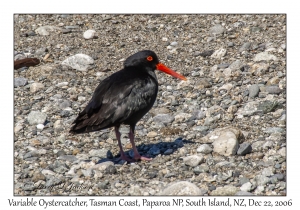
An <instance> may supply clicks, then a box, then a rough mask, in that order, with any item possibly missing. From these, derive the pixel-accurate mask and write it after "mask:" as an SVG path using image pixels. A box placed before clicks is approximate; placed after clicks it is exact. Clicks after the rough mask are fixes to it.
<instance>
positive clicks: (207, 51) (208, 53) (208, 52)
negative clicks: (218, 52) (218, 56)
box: [199, 50, 214, 57]
mask: <svg viewBox="0 0 300 210" xmlns="http://www.w3.org/2000/svg"><path fill="white" fill-rule="evenodd" d="M213 53H214V50H205V51H203V52H202V53H200V54H199V55H200V56H202V57H207V56H211V55H212V54H213Z"/></svg>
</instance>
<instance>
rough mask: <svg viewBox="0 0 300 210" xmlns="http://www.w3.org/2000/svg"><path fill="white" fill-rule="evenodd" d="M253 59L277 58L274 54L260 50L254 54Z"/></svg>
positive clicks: (266, 59)
mask: <svg viewBox="0 0 300 210" xmlns="http://www.w3.org/2000/svg"><path fill="white" fill-rule="evenodd" d="M253 60H254V61H256V62H259V61H270V60H274V61H276V60H277V57H276V56H275V55H271V54H269V53H268V52H261V53H258V54H256V55H255V57H254V59H253Z"/></svg>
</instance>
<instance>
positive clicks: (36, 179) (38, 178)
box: [32, 172, 46, 182]
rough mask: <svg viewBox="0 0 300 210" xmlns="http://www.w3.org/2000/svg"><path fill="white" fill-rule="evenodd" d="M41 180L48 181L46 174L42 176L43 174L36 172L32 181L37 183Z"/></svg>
mask: <svg viewBox="0 0 300 210" xmlns="http://www.w3.org/2000/svg"><path fill="white" fill-rule="evenodd" d="M39 180H43V181H46V177H45V175H44V174H42V173H41V172H36V173H34V174H33V176H32V181H33V182H37V181H39Z"/></svg>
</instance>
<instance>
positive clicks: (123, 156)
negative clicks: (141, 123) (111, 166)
mask: <svg viewBox="0 0 300 210" xmlns="http://www.w3.org/2000/svg"><path fill="white" fill-rule="evenodd" d="M119 127H120V126H115V133H116V137H117V140H118V145H119V148H120V153H121V159H122V160H125V161H127V162H133V161H134V160H132V159H131V158H129V157H127V156H126V155H125V153H124V151H123V147H122V144H121V133H120V131H119Z"/></svg>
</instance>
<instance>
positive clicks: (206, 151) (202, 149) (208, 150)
mask: <svg viewBox="0 0 300 210" xmlns="http://www.w3.org/2000/svg"><path fill="white" fill-rule="evenodd" d="M212 150H213V149H212V148H211V147H210V146H209V145H208V144H202V145H201V146H200V147H198V148H197V152H199V153H203V154H209V153H211V152H212Z"/></svg>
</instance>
